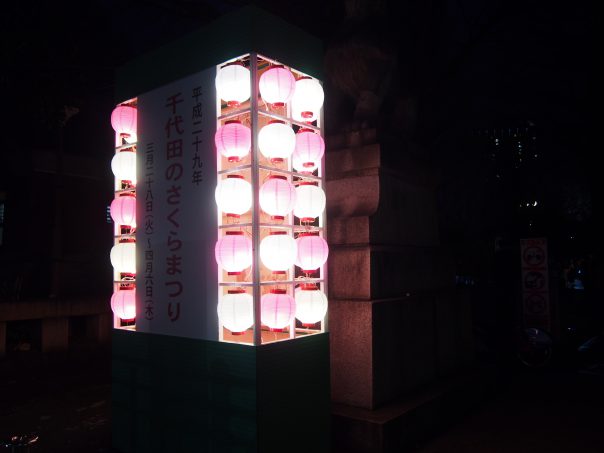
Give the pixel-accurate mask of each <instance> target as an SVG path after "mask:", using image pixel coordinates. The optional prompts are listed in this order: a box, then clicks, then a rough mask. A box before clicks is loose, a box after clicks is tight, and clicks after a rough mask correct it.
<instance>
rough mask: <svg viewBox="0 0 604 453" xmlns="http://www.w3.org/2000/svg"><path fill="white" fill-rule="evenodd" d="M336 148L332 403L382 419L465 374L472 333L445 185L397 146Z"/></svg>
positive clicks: (331, 208)
mask: <svg viewBox="0 0 604 453" xmlns="http://www.w3.org/2000/svg"><path fill="white" fill-rule="evenodd" d="M369 135H370V136H371V134H369ZM349 138H353V139H354V137H351V136H349ZM372 139H373V140H374V141H375V137H372ZM328 145H329V146H330V148H329V152H328V153H327V156H326V159H327V162H326V174H327V179H328V182H327V192H328V197H327V200H328V207H327V209H328V240H329V243H330V257H329V258H330V259H329V261H328V263H329V301H330V308H329V328H330V335H331V347H330V351H331V382H332V387H331V388H332V400H333V401H334V402H336V403H342V404H345V405H349V406H356V407H360V408H365V409H370V410H372V409H375V408H378V407H381V406H384V405H387V404H389V403H391V402H392V401H394V400H395V399H397V398H400V397H401V396H403V395H406V394H409V393H410V392H412V391H414V390H416V389H418V388H420V387H422V386H425V385H426V384H427V383H429V382H431V381H434V380H435V379H436V378H437V377H439V376H443V375H446V374H447V373H450V372H452V371H453V370H454V369H458V368H459V363H461V357H462V356H463V354H462V353H461V352H460V351H461V349H463V347H466V346H467V341H466V343H464V341H465V340H467V338H468V335H471V331H469V330H468V329H469V327H471V326H470V324H469V323H468V322H467V321H468V319H469V315H468V311H467V310H466V309H464V308H462V307H461V306H460V302H459V300H458V299H457V298H456V296H455V292H454V286H453V285H454V281H455V279H454V266H453V263H452V260H451V259H449V257H448V254H447V253H445V252H444V251H443V250H442V248H441V247H440V245H439V238H438V222H437V210H436V187H437V183H438V175H437V174H436V173H435V172H434V171H433V170H432V169H430V168H429V167H428V166H426V165H422V164H421V163H419V162H417V161H416V160H414V159H411V158H408V157H405V155H404V154H403V153H402V152H401V150H400V149H396V148H393V149H387V145H386V146H385V145H383V144H377V143H371V144H367V143H362V140H360V141H359V140H357V142H356V143H351V142H350V141H349V142H348V143H346V142H345V141H344V142H341V143H340V149H337V150H333V147H334V141H333V140H332V141H331V142H330V143H328ZM336 147H337V145H336ZM462 318H463V320H464V321H463V322H462ZM462 331H463V332H462ZM466 331H467V332H466ZM470 346H471V345H470ZM460 348H461V349H460ZM466 349H467V348H466Z"/></svg>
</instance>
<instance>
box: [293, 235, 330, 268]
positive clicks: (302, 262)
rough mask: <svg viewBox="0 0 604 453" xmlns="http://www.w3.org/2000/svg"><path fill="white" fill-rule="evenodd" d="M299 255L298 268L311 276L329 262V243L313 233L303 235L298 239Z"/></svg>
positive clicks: (297, 258) (297, 259)
mask: <svg viewBox="0 0 604 453" xmlns="http://www.w3.org/2000/svg"><path fill="white" fill-rule="evenodd" d="M296 244H297V247H298V254H297V256H296V263H295V264H296V266H298V267H299V268H301V269H302V271H303V272H305V273H308V274H311V273H313V272H315V271H316V270H317V269H319V268H320V267H321V266H323V264H325V262H326V261H327V257H328V256H329V246H328V245H327V241H326V240H325V239H323V238H322V237H320V236H317V235H315V234H312V233H303V234H301V235H300V236H298V239H296Z"/></svg>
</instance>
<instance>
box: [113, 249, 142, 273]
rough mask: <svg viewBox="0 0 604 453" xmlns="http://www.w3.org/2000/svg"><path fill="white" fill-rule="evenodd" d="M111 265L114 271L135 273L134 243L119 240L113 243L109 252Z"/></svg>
mask: <svg viewBox="0 0 604 453" xmlns="http://www.w3.org/2000/svg"><path fill="white" fill-rule="evenodd" d="M110 259H111V265H112V266H113V268H114V269H115V271H116V272H119V273H124V274H135V273H136V243H135V242H120V243H119V244H115V245H114V246H113V248H112V249H111V254H110Z"/></svg>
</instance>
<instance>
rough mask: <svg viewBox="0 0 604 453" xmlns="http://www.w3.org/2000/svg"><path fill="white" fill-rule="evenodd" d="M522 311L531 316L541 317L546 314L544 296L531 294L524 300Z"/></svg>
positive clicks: (546, 307) (546, 308)
mask: <svg viewBox="0 0 604 453" xmlns="http://www.w3.org/2000/svg"><path fill="white" fill-rule="evenodd" d="M524 310H525V312H526V313H530V314H532V315H541V314H544V313H547V311H548V306H547V300H546V299H545V296H543V295H542V294H531V295H529V296H525V298H524Z"/></svg>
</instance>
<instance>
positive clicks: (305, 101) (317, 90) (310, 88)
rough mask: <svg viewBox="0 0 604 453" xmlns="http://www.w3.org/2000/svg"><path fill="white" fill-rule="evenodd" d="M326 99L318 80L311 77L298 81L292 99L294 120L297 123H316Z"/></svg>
mask: <svg viewBox="0 0 604 453" xmlns="http://www.w3.org/2000/svg"><path fill="white" fill-rule="evenodd" d="M324 97H325V95H324V93H323V87H322V86H321V84H320V83H319V82H318V81H317V80H315V79H311V78H310V77H302V78H300V79H298V80H297V81H296V90H295V91H294V96H293V97H292V116H293V118H294V119H295V120H296V121H305V122H312V121H315V120H316V119H317V117H318V115H319V111H320V110H321V107H322V106H323V99H324Z"/></svg>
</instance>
